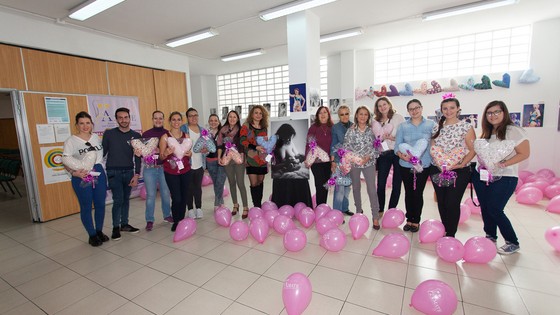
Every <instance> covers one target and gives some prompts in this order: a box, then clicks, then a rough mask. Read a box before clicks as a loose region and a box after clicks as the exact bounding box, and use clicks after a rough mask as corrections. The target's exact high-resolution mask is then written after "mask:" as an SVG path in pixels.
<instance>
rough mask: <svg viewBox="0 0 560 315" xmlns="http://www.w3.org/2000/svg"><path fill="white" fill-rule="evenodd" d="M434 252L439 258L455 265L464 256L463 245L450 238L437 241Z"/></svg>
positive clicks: (446, 237)
mask: <svg viewBox="0 0 560 315" xmlns="http://www.w3.org/2000/svg"><path fill="white" fill-rule="evenodd" d="M436 252H437V254H438V256H439V258H441V259H443V260H445V261H447V262H450V263H455V262H458V261H459V260H461V259H463V255H464V254H465V247H464V246H463V243H461V241H459V240H458V239H456V238H454V237H450V236H445V237H442V238H440V239H439V240H437V242H436Z"/></svg>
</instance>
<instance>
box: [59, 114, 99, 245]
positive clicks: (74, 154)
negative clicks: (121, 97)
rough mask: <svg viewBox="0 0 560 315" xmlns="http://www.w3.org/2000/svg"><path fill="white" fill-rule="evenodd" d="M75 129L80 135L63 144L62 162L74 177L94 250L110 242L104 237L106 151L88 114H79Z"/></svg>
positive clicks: (77, 195)
mask: <svg viewBox="0 0 560 315" xmlns="http://www.w3.org/2000/svg"><path fill="white" fill-rule="evenodd" d="M76 129H78V133H77V134H75V135H73V136H71V137H70V138H68V139H67V140H66V141H65V142H64V153H63V159H62V161H63V163H64V167H65V168H66V170H68V171H69V172H70V174H71V175H72V188H74V192H75V193H76V197H78V202H79V203H80V219H81V220H82V224H83V225H84V227H85V229H86V231H87V233H88V235H89V241H88V242H89V244H90V245H91V246H94V247H95V246H100V245H101V244H103V242H107V241H108V240H109V237H108V236H107V235H105V234H103V221H104V220H105V197H106V195H107V175H106V174H105V170H103V166H102V165H101V162H102V160H103V147H102V145H101V139H99V136H97V135H96V134H95V133H92V130H93V122H92V120H91V116H90V115H89V114H88V113H86V112H79V113H78V114H77V115H76ZM85 164H88V166H84V165H85ZM84 167H86V168H89V169H85V168H84ZM92 202H93V205H94V206H95V224H94V220H93V219H92V215H91V210H92V209H91V204H92Z"/></svg>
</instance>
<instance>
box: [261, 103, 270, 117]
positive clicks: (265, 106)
mask: <svg viewBox="0 0 560 315" xmlns="http://www.w3.org/2000/svg"><path fill="white" fill-rule="evenodd" d="M263 107H264V108H265V109H266V111H267V112H268V117H270V116H271V115H270V103H264V104H263Z"/></svg>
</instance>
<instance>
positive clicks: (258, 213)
mask: <svg viewBox="0 0 560 315" xmlns="http://www.w3.org/2000/svg"><path fill="white" fill-rule="evenodd" d="M263 217H264V211H262V209H261V208H259V207H253V208H251V209H249V220H254V219H256V218H263Z"/></svg>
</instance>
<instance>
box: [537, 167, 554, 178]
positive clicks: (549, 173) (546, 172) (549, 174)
mask: <svg viewBox="0 0 560 315" xmlns="http://www.w3.org/2000/svg"><path fill="white" fill-rule="evenodd" d="M536 175H539V176H542V177H544V178H554V177H556V174H554V171H553V170H551V169H549V168H541V169H540V170H538V171H537V174H536Z"/></svg>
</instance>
